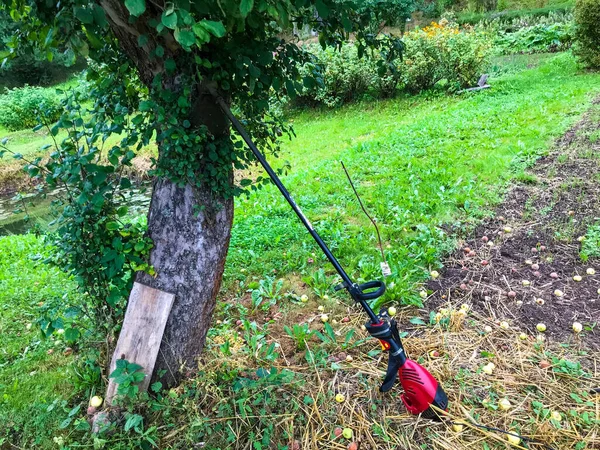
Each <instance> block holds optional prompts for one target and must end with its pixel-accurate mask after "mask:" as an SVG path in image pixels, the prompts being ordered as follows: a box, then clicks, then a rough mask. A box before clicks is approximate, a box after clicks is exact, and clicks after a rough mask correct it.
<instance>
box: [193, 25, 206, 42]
mask: <svg viewBox="0 0 600 450" xmlns="http://www.w3.org/2000/svg"><path fill="white" fill-rule="evenodd" d="M192 31H193V32H194V34H195V35H196V36H197V37H198V40H199V41H200V42H198V43H199V44H204V43H206V42H209V41H210V33H209V32H208V30H206V28H204V26H203V25H202V23H201V22H197V23H195V24H194V26H193V27H192Z"/></svg>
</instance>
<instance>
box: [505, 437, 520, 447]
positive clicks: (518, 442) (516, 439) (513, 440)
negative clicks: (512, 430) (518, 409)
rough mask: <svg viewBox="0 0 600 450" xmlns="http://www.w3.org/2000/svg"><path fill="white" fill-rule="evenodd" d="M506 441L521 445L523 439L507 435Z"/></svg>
mask: <svg viewBox="0 0 600 450" xmlns="http://www.w3.org/2000/svg"><path fill="white" fill-rule="evenodd" d="M506 439H507V440H508V442H510V443H511V444H513V445H519V444H520V443H521V438H520V437H519V436H513V435H512V434H507V435H506Z"/></svg>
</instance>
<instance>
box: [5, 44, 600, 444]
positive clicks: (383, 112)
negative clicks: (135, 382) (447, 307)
mask: <svg viewBox="0 0 600 450" xmlns="http://www.w3.org/2000/svg"><path fill="white" fill-rule="evenodd" d="M509 72H510V71H509ZM491 82H492V84H493V88H492V89H489V90H486V91H482V92H479V93H477V94H468V95H462V96H442V95H435V94H431V93H428V94H423V95H420V96H416V97H404V98H398V99H392V100H388V101H373V102H364V103H361V104H357V105H352V106H347V107H344V108H340V109H339V110H335V111H329V110H322V111H305V112H301V113H299V114H297V115H295V116H294V118H293V120H294V123H295V130H296V133H297V135H298V138H297V139H295V140H293V141H292V142H290V143H286V144H285V145H284V147H283V154H282V159H287V160H289V161H290V163H291V173H290V174H288V175H287V176H286V177H284V180H283V181H284V183H286V184H287V185H288V186H289V188H290V191H291V192H292V194H293V196H294V197H295V199H296V201H297V203H298V204H299V205H300V206H301V207H302V208H303V210H304V212H305V214H306V215H307V217H308V218H309V219H310V220H311V221H312V222H313V224H314V225H315V228H316V229H317V230H318V231H319V232H320V233H321V234H322V236H323V237H324V239H325V240H326V242H327V243H328V244H329V245H330V246H331V248H332V249H333V251H334V253H335V254H336V255H337V256H338V257H339V259H340V260H341V262H342V264H343V265H345V266H346V267H347V268H348V269H349V271H350V273H352V274H354V275H355V276H356V277H357V279H358V280H359V281H362V280H370V279H374V278H380V273H379V257H378V250H377V248H376V241H375V233H374V230H373V229H372V227H371V226H370V224H369V222H368V220H367V219H366V218H365V217H364V216H363V214H362V212H361V211H360V208H359V206H358V204H357V202H356V200H355V198H354V196H353V194H352V191H351V189H350V187H349V186H348V184H347V181H346V179H345V176H344V174H343V171H342V170H341V167H340V165H339V161H340V160H343V161H344V163H345V164H346V166H347V167H348V169H349V171H350V173H351V174H352V175H353V178H354V181H355V184H356V186H357V189H358V190H359V192H360V194H361V195H362V198H363V201H364V202H365V203H366V205H367V207H368V208H369V210H370V211H371V212H372V214H373V215H374V216H375V217H376V218H377V220H378V223H379V225H380V228H381V231H382V235H383V238H384V240H385V246H386V255H387V258H388V262H389V263H390V266H391V268H392V272H393V273H392V276H391V277H390V278H389V279H388V280H387V282H388V286H389V289H388V291H387V293H386V296H385V297H383V301H384V302H387V303H397V304H406V303H413V304H418V303H419V302H420V297H419V295H418V291H419V283H420V282H422V281H424V280H425V279H426V278H427V276H428V272H429V270H431V269H433V268H438V267H439V266H440V259H441V257H442V255H443V254H444V252H445V251H447V250H450V249H451V248H453V246H454V242H455V239H456V237H457V236H460V235H461V234H463V233H465V232H466V231H467V230H469V229H470V228H471V227H472V226H473V225H474V224H475V223H477V221H478V220H480V219H481V218H482V217H485V216H486V215H488V214H490V208H491V206H492V205H493V204H495V203H496V202H498V201H499V200H500V198H501V195H502V193H503V192H504V190H505V188H506V187H507V186H508V185H509V184H510V183H511V182H513V181H514V180H527V179H528V176H527V175H526V174H525V172H524V168H525V167H526V165H527V164H529V163H531V162H533V161H534V160H535V159H536V158H537V157H538V156H540V155H543V154H544V153H545V152H547V151H548V149H549V148H550V145H551V142H552V140H553V139H554V138H556V137H557V136H559V135H561V134H562V133H563V132H564V131H565V130H566V129H567V128H568V126H569V125H571V124H572V123H573V122H574V121H575V120H576V119H577V117H579V116H580V114H581V113H582V112H583V111H584V110H585V109H586V107H587V106H588V105H589V103H590V101H591V99H592V98H593V97H594V96H595V95H596V94H597V93H598V92H600V74H594V73H587V72H583V71H580V70H579V69H578V67H577V65H576V63H575V61H574V59H573V57H572V56H571V55H570V54H561V55H557V56H556V57H552V58H549V59H547V60H544V61H543V62H542V63H541V65H540V66H539V67H536V68H533V69H529V70H523V71H519V72H516V73H507V74H506V75H504V76H502V77H501V78H499V79H494V80H491ZM20 145H22V146H23V147H24V148H25V147H27V146H31V145H32V144H31V141H29V140H28V139H27V138H26V136H25V134H23V140H22V143H21V144H20ZM36 145H37V144H36ZM32 151H33V150H32ZM39 253H43V249H42V245H41V242H40V241H39V240H38V239H37V238H35V237H34V236H9V237H2V238H0V255H1V258H0V310H1V311H2V316H1V318H0V333H2V335H3V336H5V337H6V340H5V341H4V342H5V344H4V348H3V349H2V351H1V352H0V424H3V425H4V424H7V423H8V424H9V425H10V426H9V427H6V429H7V430H8V431H2V427H0V444H2V442H3V441H2V439H4V440H5V441H6V442H10V440H11V436H18V438H17V440H16V441H17V442H19V443H20V445H21V446H22V447H24V448H50V447H52V445H53V444H52V442H50V439H48V437H49V436H51V435H52V436H56V435H58V434H61V432H60V431H58V423H60V421H62V420H63V419H64V417H65V416H66V414H67V412H68V411H69V410H70V407H69V406H73V405H68V406H67V405H66V404H65V405H63V404H61V403H60V401H59V402H58V403H54V401H55V399H65V400H66V399H68V398H69V397H70V396H71V395H73V394H76V393H77V392H81V391H78V389H79V388H77V387H74V386H73V385H72V384H71V382H72V380H74V375H73V373H72V372H71V365H70V364H71V363H70V362H69V361H71V359H69V358H67V357H65V356H62V353H63V350H64V343H60V342H59V343H58V344H55V342H56V340H41V339H40V338H39V337H38V334H37V333H36V332H35V331H34V328H35V327H32V328H31V329H27V324H28V323H31V322H32V321H33V320H34V318H35V317H36V315H37V312H38V309H39V308H43V305H42V306H39V303H40V302H42V303H46V302H48V300H49V299H54V300H56V299H60V298H62V296H63V295H67V296H74V295H75V294H74V290H73V289H74V285H73V283H72V282H71V281H70V280H68V279H67V278H66V277H65V276H63V275H61V274H59V273H58V272H57V270H55V269H52V268H50V267H48V266H45V265H43V264H41V263H40V262H36V261H33V260H32V257H33V256H35V255H37V254H39ZM321 267H325V269H326V271H327V273H328V274H330V273H331V270H330V268H329V267H328V266H327V265H326V264H325V261H324V258H323V257H322V256H321V255H320V253H319V252H318V251H317V247H316V246H315V245H314V244H313V243H312V242H311V241H310V240H309V237H308V235H307V234H306V232H305V231H303V229H302V228H301V225H300V224H299V222H298V220H297V219H296V218H295V217H294V215H293V214H292V213H291V212H290V209H289V206H288V205H287V204H286V203H285V201H284V200H283V199H282V198H281V196H280V195H279V194H278V192H276V190H275V189H274V188H273V187H267V188H265V189H263V190H261V191H259V192H256V193H252V194H251V195H249V196H247V197H241V198H239V199H238V200H237V202H236V217H235V224H234V229H233V235H232V240H231V247H230V254H229V258H228V262H227V266H226V272H225V293H226V295H223V296H222V299H223V300H228V301H229V300H231V299H232V298H235V299H236V300H239V299H240V298H241V297H242V296H244V295H246V289H247V288H248V287H249V286H250V287H251V286H253V285H255V284H256V282H257V281H258V280H259V279H266V280H268V279H270V278H275V277H286V282H285V289H296V288H298V286H299V283H298V275H300V276H301V277H304V278H305V280H306V281H307V284H308V285H309V286H310V288H311V289H310V290H309V292H308V293H309V294H310V296H311V297H312V298H311V302H314V301H316V298H317V297H319V296H322V295H323V293H324V292H326V291H325V290H323V288H327V287H328V286H329V284H330V283H331V281H332V280H331V279H330V280H326V281H323V280H322V278H321V277H320V275H319V272H318V269H319V268H321ZM340 298H341V297H340ZM229 303H230V306H227V308H234V309H235V308H240V309H239V310H238V312H237V313H236V314H238V313H239V314H243V311H242V308H241V307H239V302H237V301H236V302H229ZM281 303H282V305H281V306H282V308H283V309H285V308H287V309H288V310H290V309H291V308H296V307H297V306H296V304H294V303H288V304H285V305H284V304H283V301H282V302H281ZM223 306H224V304H223V305H221V308H220V310H219V312H218V314H219V317H221V318H227V314H228V313H227V308H224V307H223ZM357 324H358V321H357ZM216 333H218V331H216ZM234 334H235V331H234ZM213 338H214V335H213ZM51 348H52V349H54V348H56V351H55V352H53V353H52V354H51V355H49V354H48V350H49V349H51ZM364 353H366V352H364ZM326 364H327V363H326ZM311 370H312V369H311ZM375 375H376V376H379V375H378V374H375ZM361 376H362V375H361ZM211 386H212V385H211ZM257 386H258V387H256V389H257V390H258V391H257V393H256V395H257V396H258V393H261V395H263V394H262V392H263V387H262V385H257ZM321 387H322V386H321ZM213 388H214V387H211V389H213ZM214 389H216V388H214ZM223 389H225V387H224V388H223ZM248 389H249V388H248ZM265 389H266V388H265ZM211 392H212V391H211ZM265 392H267V390H265ZM178 395H179V393H178V392H175V393H174V394H173V396H171V397H172V398H177V396H178ZM252 395H255V394H252ZM318 395H320V393H318V394H317V396H318ZM181 398H182V399H183V398H184V397H183V396H182V397H181ZM207 398H208V397H206V398H203V401H205V400H206V399H207ZM281 398H284V397H281ZM286 398H287V397H286ZM304 398H305V402H307V403H306V404H307V405H309V404H311V403H310V401H314V400H311V399H310V398H309V399H308V400H306V398H307V397H304ZM196 400H198V399H196ZM198 401H199V400H198ZM266 401H267V400H265V402H266ZM182 402H183V400H182ZM192 403H193V402H192ZM51 405H54V406H51ZM219 405H220V406H219V408H220V407H221V406H222V405H225V403H223V402H221V403H219ZM213 406H214V405H213ZM214 407H215V408H217V406H214ZM182 408H183V406H182ZM236 408H237V406H236ZM219 411H221V410H219ZM232 411H233V410H232ZM178 412H180V411H179V410H178ZM222 413H223V414H224V415H223V416H220V417H221V418H222V417H227V414H230V413H231V412H230V411H225V410H223V411H222ZM203 414H204V413H203V411H201V410H198V411H196V415H195V416H194V417H192V416H191V415H190V417H189V418H188V419H189V420H190V421H193V424H192V426H191V427H190V431H189V433H192V432H193V431H194V430H203V429H204V428H202V427H203V426H205V422H203V420H204V418H203ZM298 414H300V412H298ZM188 419H186V420H188ZM219 420H220V419H219ZM215 423H219V424H221V423H223V424H224V423H225V422H222V421H221V422H215ZM384 425H385V424H382V426H384ZM180 426H181V423H179V424H178V425H177V428H179V427H180ZM219 426H221V425H219ZM194 427H196V428H194ZM223 427H224V428H225V425H223ZM382 429H383V428H382ZM168 430H170V429H167V431H168ZM321 431H322V430H321ZM161 432H162V431H161ZM197 432H199V431H197ZM223 433H225V431H223ZM218 436H220V435H218ZM229 436H230V437H231V436H233V438H235V436H236V435H235V433H233V434H230V435H229ZM245 437H246V438H247V436H245ZM190 439H191V438H190ZM399 439H400V438H399ZM390 442H392V441H390ZM393 442H395V443H396V445H400V446H402V444H403V443H404V442H405V441H404V440H401V439H400V440H395V441H393ZM123 445H125V444H123ZM114 448H117V447H114ZM119 448H132V447H119ZM180 448H186V447H180ZM187 448H189V447H187ZM255 448H258V447H256V446H255ZM264 448H266V447H264Z"/></svg>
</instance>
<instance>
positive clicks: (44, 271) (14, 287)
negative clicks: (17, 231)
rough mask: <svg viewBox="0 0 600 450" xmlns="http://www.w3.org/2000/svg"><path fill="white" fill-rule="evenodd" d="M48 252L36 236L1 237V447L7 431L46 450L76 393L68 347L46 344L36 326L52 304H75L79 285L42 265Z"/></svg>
mask: <svg viewBox="0 0 600 450" xmlns="http://www.w3.org/2000/svg"><path fill="white" fill-rule="evenodd" d="M47 252H48V251H47V249H44V246H43V243H42V241H41V239H38V238H36V237H35V236H33V235H26V236H5V237H2V238H0V255H1V257H0V312H1V314H0V335H2V346H1V348H0V424H1V426H0V447H1V448H4V447H2V445H1V444H2V443H3V442H5V441H6V440H8V438H9V436H6V435H5V432H6V431H3V427H4V430H11V429H12V432H13V433H18V434H23V435H25V436H28V439H27V441H26V442H28V443H29V444H30V445H31V447H28V448H39V447H43V446H45V445H47V444H48V440H49V439H50V436H51V435H52V434H53V430H55V429H57V427H58V425H59V424H60V421H61V420H63V419H64V416H66V414H65V412H64V411H63V410H62V408H61V401H63V400H65V403H66V400H67V399H69V398H71V397H72V396H73V394H74V393H75V391H74V386H73V381H74V378H75V373H74V372H73V370H72V366H71V365H70V364H69V359H70V358H67V357H65V356H63V351H64V348H65V345H64V343H61V342H60V339H59V338H51V339H43V338H42V336H41V333H40V331H39V328H38V327H37V326H36V323H35V321H36V320H37V319H38V317H39V316H40V314H41V313H43V312H49V308H51V307H52V305H55V304H57V303H60V302H61V301H62V302H65V301H67V299H68V301H70V302H76V299H75V298H74V297H75V296H76V295H77V294H76V293H75V290H74V289H75V285H74V283H72V282H71V281H70V280H69V279H68V278H67V277H66V276H65V275H64V274H63V273H62V272H60V270H59V269H57V268H54V267H51V266H49V265H47V264H44V263H43V262H42V261H40V258H41V259H43V258H44V257H46V256H48V255H47ZM3 439H4V440H5V441H3Z"/></svg>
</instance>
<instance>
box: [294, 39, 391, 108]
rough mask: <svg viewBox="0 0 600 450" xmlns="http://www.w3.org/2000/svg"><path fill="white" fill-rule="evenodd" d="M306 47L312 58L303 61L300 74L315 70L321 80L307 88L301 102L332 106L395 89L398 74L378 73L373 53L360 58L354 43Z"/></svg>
mask: <svg viewBox="0 0 600 450" xmlns="http://www.w3.org/2000/svg"><path fill="white" fill-rule="evenodd" d="M309 50H310V52H311V53H313V55H314V56H315V62H314V63H311V64H306V65H304V66H303V67H302V68H301V72H302V75H303V76H306V75H309V74H311V72H314V71H315V70H318V71H320V73H319V78H320V79H321V81H322V82H321V83H320V84H319V85H317V86H313V87H310V88H306V89H305V90H304V91H303V92H302V94H301V95H300V96H299V97H298V99H297V102H299V103H300V104H305V105H315V104H324V105H326V106H330V107H334V106H339V105H341V104H343V103H346V102H349V101H352V100H360V99H364V98H369V97H370V98H379V97H389V96H392V95H394V94H395V92H396V86H397V84H398V77H397V76H393V75H391V74H387V75H384V76H380V75H379V74H378V71H377V56H376V55H375V56H367V55H364V56H363V57H362V58H359V57H358V49H357V48H356V46H355V45H353V44H346V45H343V46H342V48H341V49H340V50H334V49H331V48H327V49H326V50H323V49H322V48H321V46H319V45H311V46H310V47H309Z"/></svg>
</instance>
